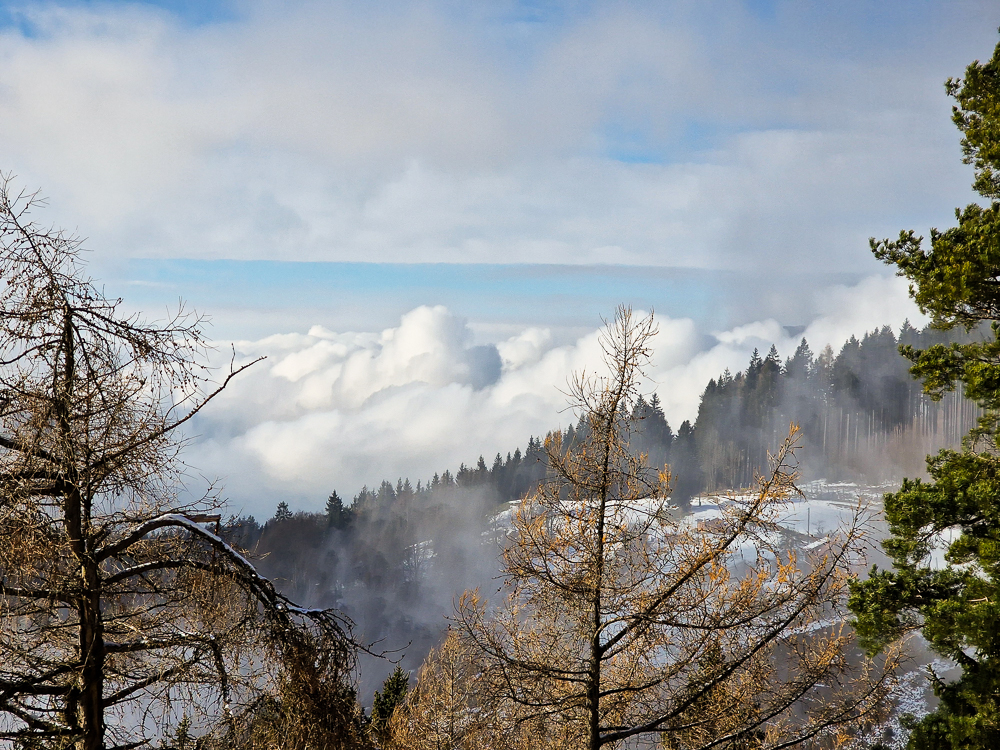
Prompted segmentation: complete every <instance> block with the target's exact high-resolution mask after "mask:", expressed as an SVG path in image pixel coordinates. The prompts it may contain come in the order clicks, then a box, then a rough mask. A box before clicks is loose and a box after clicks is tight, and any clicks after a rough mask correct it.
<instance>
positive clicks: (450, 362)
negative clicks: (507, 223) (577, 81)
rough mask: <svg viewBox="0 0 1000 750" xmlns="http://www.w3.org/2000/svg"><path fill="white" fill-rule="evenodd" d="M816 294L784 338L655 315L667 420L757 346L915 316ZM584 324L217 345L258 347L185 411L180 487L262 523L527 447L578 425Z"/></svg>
mask: <svg viewBox="0 0 1000 750" xmlns="http://www.w3.org/2000/svg"><path fill="white" fill-rule="evenodd" d="M822 299H823V300H825V305H826V306H827V307H826V309H825V310H822V311H821V314H819V315H818V316H816V317H815V318H814V319H813V320H811V321H807V322H808V325H807V326H806V328H805V330H804V332H801V331H799V330H795V331H794V335H792V334H790V333H789V331H788V330H786V329H785V328H784V327H783V325H782V324H781V323H779V322H778V321H776V320H773V319H767V320H756V321H753V320H752V321H748V322H747V323H745V324H743V325H739V326H736V327H733V328H731V329H729V330H724V331H711V330H708V331H706V330H701V329H700V328H699V324H698V323H697V322H696V321H695V320H693V319H690V318H668V317H659V318H658V322H659V327H660V332H659V334H658V335H657V337H656V339H655V354H654V358H653V364H652V367H651V368H650V369H649V372H648V376H649V377H648V381H647V384H646V386H647V390H648V392H650V393H651V392H653V391H655V392H656V393H657V394H658V395H659V397H660V399H661V401H662V407H663V410H664V412H665V414H666V417H667V419H668V421H669V422H670V424H671V425H672V426H673V427H674V428H675V429H676V428H677V426H678V425H679V424H680V423H681V422H683V421H684V420H685V419H689V420H692V421H693V420H694V418H695V416H696V415H697V410H698V405H699V399H700V396H701V394H702V392H703V391H704V389H705V385H706V384H707V383H708V381H709V379H710V378H714V377H717V376H718V375H719V373H721V372H722V371H723V370H725V369H726V368H729V369H730V370H731V371H733V372H736V371H738V370H741V369H743V368H744V367H745V366H746V362H747V360H748V358H749V355H750V352H751V351H753V349H754V348H758V349H760V350H761V351H762V352H766V351H767V350H768V348H769V347H770V346H771V344H772V343H773V344H774V345H776V346H777V348H778V351H779V352H780V353H781V355H782V356H783V357H785V356H789V355H790V354H791V353H792V352H793V351H794V349H795V346H796V345H797V344H798V341H799V339H800V338H801V336H803V335H804V336H806V337H807V338H808V340H809V342H810V344H811V345H812V347H813V351H815V352H818V351H820V350H821V349H822V347H823V346H824V345H825V344H826V343H829V344H831V345H832V346H833V347H834V348H835V349H839V347H840V345H841V344H842V343H843V342H844V341H845V340H846V339H847V338H848V337H849V336H850V335H852V334H854V335H859V336H860V335H863V333H864V332H865V331H866V330H870V329H873V328H876V327H881V326H882V325H886V324H888V325H890V326H892V327H893V328H896V329H898V327H899V326H900V325H901V324H902V323H903V321H904V320H906V319H909V320H910V321H911V322H912V323H913V324H914V325H916V326H920V325H922V323H923V321H924V318H923V317H922V316H921V315H920V313H919V312H918V311H917V309H916V307H915V305H914V304H913V303H912V302H911V301H910V300H909V298H908V296H907V290H906V284H905V282H903V281H901V280H899V279H895V278H881V277H871V278H868V279H864V280H863V281H861V282H860V283H858V284H856V285H853V286H849V287H848V286H836V287H832V288H830V289H827V290H824V292H823V295H822ZM610 312H611V311H610V310H609V311H608V313H609V314H610ZM592 325H593V327H592V329H591V330H589V331H586V332H584V333H583V334H582V335H578V336H575V337H573V339H572V340H571V341H570V342H569V343H565V342H563V341H560V332H559V331H553V329H552V328H550V327H546V326H530V325H529V326H522V327H520V328H519V330H517V331H516V332H515V334H514V335H508V336H506V337H505V338H502V339H500V340H497V341H495V342H492V343H486V344H483V343H477V341H476V336H475V334H474V330H473V323H470V321H469V320H467V319H465V318H463V317H462V316H460V315H459V314H457V313H456V312H454V311H452V310H449V309H447V308H444V307H441V306H435V307H429V306H421V307H418V308H416V309H413V310H411V311H410V312H408V313H406V314H404V315H403V316H402V318H401V319H400V321H399V323H398V324H397V325H395V326H393V327H391V328H386V329H384V330H382V331H373V332H357V331H354V332H335V331H330V330H327V329H325V328H323V327H320V326H314V327H312V328H309V329H306V330H305V331H303V332H300V333H287V334H280V335H272V336H268V337H265V338H262V339H259V340H252V341H250V340H245V341H234V342H218V344H217V350H216V354H215V356H216V359H217V361H218V363H219V364H220V366H226V365H228V360H229V358H230V357H231V356H233V353H235V357H236V360H235V361H236V362H237V363H241V362H245V361H249V360H251V359H253V358H256V357H260V356H266V357H267V359H265V360H264V361H262V362H260V363H258V364H257V365H255V366H254V367H252V368H251V369H250V370H249V371H248V372H246V373H244V374H243V375H241V376H240V377H238V378H236V379H235V380H234V381H233V382H232V383H231V385H230V386H229V387H228V388H227V389H226V391H225V392H223V394H221V395H220V397H219V398H218V399H217V400H216V401H215V402H213V403H212V404H211V405H210V406H209V408H208V409H206V410H205V412H204V413H203V414H202V415H200V416H199V418H198V420H197V421H196V422H195V424H194V426H193V428H192V430H191V433H192V438H193V440H192V445H191V448H190V450H189V451H188V453H187V454H186V458H187V462H188V464H189V466H190V467H191V469H190V474H191V479H190V480H189V487H190V488H191V491H192V492H195V491H197V489H198V487H199V486H201V485H202V484H203V483H204V481H205V480H207V479H212V480H216V479H217V480H219V482H220V484H221V485H222V486H223V487H224V493H223V494H224V496H225V497H226V498H227V499H228V503H229V507H230V509H231V510H232V511H233V512H242V513H250V514H253V515H255V516H256V517H257V518H258V519H261V520H263V519H266V518H268V517H270V515H272V514H273V512H274V508H275V506H276V504H277V503H278V502H280V501H285V502H288V504H289V505H290V506H291V507H292V508H293V509H296V510H304V511H316V510H320V509H321V508H322V506H323V503H324V502H325V500H326V497H327V496H328V495H329V494H330V492H332V491H333V490H337V491H338V492H340V494H341V495H342V496H344V497H347V498H350V497H353V496H354V495H355V494H356V493H357V492H358V491H359V490H360V489H361V487H362V486H363V485H366V484H367V485H369V486H373V485H377V483H378V482H380V481H381V480H382V479H385V478H388V479H391V480H393V481H395V478H397V477H409V478H410V479H411V481H413V482H416V481H417V480H422V481H427V480H428V479H430V476H431V474H432V473H433V472H435V471H437V472H441V471H444V470H445V469H450V470H452V471H455V470H456V469H457V468H458V465H459V464H460V463H463V462H464V463H466V464H469V465H472V464H474V463H475V461H476V460H477V458H478V457H479V456H480V455H483V456H485V457H486V459H487V460H488V461H490V460H491V459H492V457H493V456H495V455H496V454H497V453H501V454H502V455H506V454H507V452H509V451H513V450H514V449H515V448H516V447H518V446H520V447H521V448H522V449H523V447H524V446H525V444H526V442H527V440H528V438H529V437H530V436H532V435H535V436H542V435H544V434H545V433H546V432H547V431H549V430H552V429H555V428H557V427H563V428H565V427H567V426H568V425H569V424H571V423H573V422H575V419H576V417H575V416H573V415H571V414H568V413H567V412H566V411H565V406H566V402H565V396H564V395H563V393H562V390H563V389H564V387H565V384H566V381H567V378H568V377H569V376H570V375H571V374H572V373H573V372H575V371H581V370H588V371H593V370H594V369H595V368H597V367H599V366H600V350H599V346H598V343H597V331H598V328H599V326H600V320H594V321H593V322H592Z"/></svg>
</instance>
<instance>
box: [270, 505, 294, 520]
mask: <svg viewBox="0 0 1000 750" xmlns="http://www.w3.org/2000/svg"><path fill="white" fill-rule="evenodd" d="M291 517H292V511H291V510H289V508H288V503H286V502H285V501H284V500H282V501H281V502H280V503H278V507H277V508H276V509H275V511H274V520H275V521H287V520H288V519H289V518H291Z"/></svg>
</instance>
